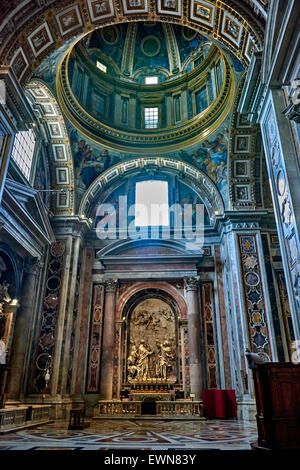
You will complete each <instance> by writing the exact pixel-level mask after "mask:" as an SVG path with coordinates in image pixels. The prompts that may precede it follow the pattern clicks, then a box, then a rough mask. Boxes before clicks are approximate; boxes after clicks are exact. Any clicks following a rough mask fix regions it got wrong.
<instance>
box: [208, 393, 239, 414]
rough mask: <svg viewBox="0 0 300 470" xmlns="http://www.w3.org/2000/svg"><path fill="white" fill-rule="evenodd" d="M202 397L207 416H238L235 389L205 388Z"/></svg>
mask: <svg viewBox="0 0 300 470" xmlns="http://www.w3.org/2000/svg"><path fill="white" fill-rule="evenodd" d="M202 398H203V412H204V416H205V417H206V418H222V419H226V418H237V405H236V398H235V391H234V390H217V389H211V390H203V395H202Z"/></svg>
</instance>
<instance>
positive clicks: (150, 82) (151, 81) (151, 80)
mask: <svg viewBox="0 0 300 470" xmlns="http://www.w3.org/2000/svg"><path fill="white" fill-rule="evenodd" d="M157 84H158V77H146V85H157Z"/></svg>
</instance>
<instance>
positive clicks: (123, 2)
mask: <svg viewBox="0 0 300 470" xmlns="http://www.w3.org/2000/svg"><path fill="white" fill-rule="evenodd" d="M66 3H67V2H65V1H54V0H48V1H47V0H35V1H28V0H24V1H22V2H21V3H20V2H17V1H10V2H4V4H3V5H1V7H0V8H1V14H2V17H3V21H2V22H1V26H0V41H1V45H0V58H1V61H2V63H4V64H7V65H11V66H12V68H13V70H14V72H15V75H16V77H17V78H18V79H19V80H20V81H21V82H24V81H26V80H27V79H29V78H30V76H31V75H32V73H33V72H34V70H35V69H36V68H37V67H38V66H39V64H40V63H41V62H42V61H43V60H44V59H45V57H47V56H48V55H49V54H50V53H51V52H53V50H55V49H57V48H59V47H61V46H62V45H63V44H64V43H66V42H67V41H70V40H73V39H74V38H76V37H78V36H80V35H82V34H84V33H87V32H90V31H92V30H94V29H96V28H98V27H101V26H104V25H109V24H116V23H123V22H128V21H149V22H154V21H162V22H172V23H177V24H181V25H183V26H188V27H191V28H194V29H195V30H197V31H199V32H201V33H202V34H204V35H207V36H209V37H211V38H212V39H213V40H215V41H217V42H218V43H219V44H221V45H223V46H225V47H227V48H229V49H230V50H231V51H232V52H233V53H234V54H235V55H236V56H237V58H238V59H240V60H242V61H243V62H244V63H248V62H249V60H250V58H251V54H252V52H253V51H254V50H261V49H262V47H263V35H264V23H265V14H264V12H265V9H266V8H267V0H238V1H237V0H228V1H226V2H221V1H219V0H190V1H188V2H187V1H184V0H157V1H154V0H115V1H113V0H83V1H81V2H79V1H78V2H68V3H69V5H66Z"/></svg>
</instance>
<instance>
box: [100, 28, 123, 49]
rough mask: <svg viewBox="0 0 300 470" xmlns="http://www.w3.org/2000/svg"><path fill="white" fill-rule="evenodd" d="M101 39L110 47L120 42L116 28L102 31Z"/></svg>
mask: <svg viewBox="0 0 300 470" xmlns="http://www.w3.org/2000/svg"><path fill="white" fill-rule="evenodd" d="M100 34H101V38H102V39H103V41H104V42H105V43H106V44H108V45H109V46H113V45H114V44H116V43H117V42H118V39H119V31H118V28H117V27H116V26H113V25H112V26H107V27H106V28H103V29H101V30H100Z"/></svg>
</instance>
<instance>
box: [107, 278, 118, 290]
mask: <svg viewBox="0 0 300 470" xmlns="http://www.w3.org/2000/svg"><path fill="white" fill-rule="evenodd" d="M117 287H118V279H106V280H105V291H106V292H116V290H117Z"/></svg>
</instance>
